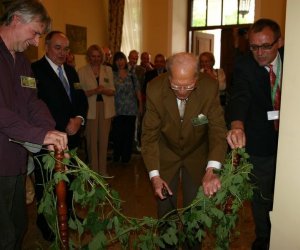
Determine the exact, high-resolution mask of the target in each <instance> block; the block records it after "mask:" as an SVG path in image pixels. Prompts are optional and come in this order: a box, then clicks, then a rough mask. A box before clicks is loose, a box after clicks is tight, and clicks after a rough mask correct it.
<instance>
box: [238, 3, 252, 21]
mask: <svg viewBox="0 0 300 250" xmlns="http://www.w3.org/2000/svg"><path fill="white" fill-rule="evenodd" d="M249 1H250V5H249V6H250V7H249V13H247V12H244V13H243V12H242V11H240V12H239V24H243V23H253V22H254V9H255V0H248V1H244V2H249ZM243 7H244V6H243V5H241V6H240V8H243Z"/></svg>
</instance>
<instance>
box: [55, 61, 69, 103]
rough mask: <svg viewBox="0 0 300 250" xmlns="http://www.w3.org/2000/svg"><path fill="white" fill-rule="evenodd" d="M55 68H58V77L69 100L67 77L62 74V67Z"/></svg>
mask: <svg viewBox="0 0 300 250" xmlns="http://www.w3.org/2000/svg"><path fill="white" fill-rule="evenodd" d="M57 70H58V77H59V79H60V80H61V82H62V84H63V86H64V88H65V90H66V92H67V95H68V97H69V99H70V100H71V93H70V86H69V83H68V81H67V79H66V78H65V76H64V73H63V70H62V67H61V66H58V68H57Z"/></svg>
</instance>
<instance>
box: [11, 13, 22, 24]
mask: <svg viewBox="0 0 300 250" xmlns="http://www.w3.org/2000/svg"><path fill="white" fill-rule="evenodd" d="M20 22H21V18H20V16H18V15H13V16H12V19H11V23H12V24H17V23H20Z"/></svg>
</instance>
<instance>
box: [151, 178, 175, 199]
mask: <svg viewBox="0 0 300 250" xmlns="http://www.w3.org/2000/svg"><path fill="white" fill-rule="evenodd" d="M151 183H152V187H153V191H154V195H155V196H157V197H159V198H160V199H161V200H163V199H165V198H166V197H165V196H164V195H163V193H162V190H163V188H166V189H167V191H168V193H169V195H173V193H172V191H171V189H170V188H169V186H168V184H167V183H166V182H165V181H164V180H163V179H162V178H160V176H154V177H152V178H151Z"/></svg>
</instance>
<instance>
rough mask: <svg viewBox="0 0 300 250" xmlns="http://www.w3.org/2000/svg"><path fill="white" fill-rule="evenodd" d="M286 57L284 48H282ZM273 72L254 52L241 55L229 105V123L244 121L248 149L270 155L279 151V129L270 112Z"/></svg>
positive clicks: (253, 153) (281, 54)
mask: <svg viewBox="0 0 300 250" xmlns="http://www.w3.org/2000/svg"><path fill="white" fill-rule="evenodd" d="M280 57H281V60H282V61H283V49H281V50H280ZM272 110H273V106H272V100H271V86H270V78H269V73H268V71H267V70H266V68H265V67H261V66H259V64H257V62H256V61H255V60H254V58H253V56H252V55H251V54H249V55H246V56H243V57H240V58H239V59H238V60H237V62H236V65H235V69H234V73H233V82H232V87H231V90H230V101H229V105H228V115H227V117H228V119H229V121H228V122H229V124H230V123H231V122H232V121H235V120H240V121H243V122H244V126H245V133H246V150H247V152H248V153H249V154H251V155H254V156H270V155H274V154H276V152H277V141H278V132H277V131H276V130H275V128H274V121H269V120H268V117H267V112H268V111H272Z"/></svg>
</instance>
